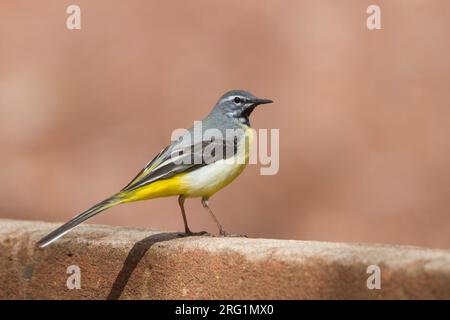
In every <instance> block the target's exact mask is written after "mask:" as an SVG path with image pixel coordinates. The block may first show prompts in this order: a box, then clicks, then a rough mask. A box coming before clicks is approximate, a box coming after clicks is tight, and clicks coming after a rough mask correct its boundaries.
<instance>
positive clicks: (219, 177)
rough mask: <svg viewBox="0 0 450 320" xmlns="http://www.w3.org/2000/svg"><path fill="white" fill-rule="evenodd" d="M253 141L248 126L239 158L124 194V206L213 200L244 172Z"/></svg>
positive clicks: (159, 181)
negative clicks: (155, 200)
mask: <svg viewBox="0 0 450 320" xmlns="http://www.w3.org/2000/svg"><path fill="white" fill-rule="evenodd" d="M253 137H254V131H253V129H251V128H250V127H247V126H245V138H242V139H241V143H240V144H239V145H238V152H237V155H236V156H235V157H233V158H231V159H226V160H219V161H217V162H215V163H212V164H209V165H206V166H204V167H200V168H198V169H194V170H192V171H189V172H185V173H180V174H177V175H174V176H173V177H171V178H168V179H161V180H157V181H155V182H152V183H150V184H148V185H145V186H143V187H141V188H138V189H136V190H131V191H123V192H121V196H122V197H123V198H122V199H123V200H122V201H121V203H126V202H133V201H139V200H147V199H153V198H159V197H169V196H177V195H185V196H186V197H210V196H212V195H213V194H214V193H216V192H217V191H219V190H220V189H222V188H223V187H225V186H226V185H228V184H229V183H231V182H232V181H233V180H234V179H235V178H236V177H237V176H239V175H240V174H241V172H242V171H243V170H244V168H245V166H246V165H247V163H248V160H249V153H250V146H251V144H252V142H253ZM243 148H244V150H242V149H243Z"/></svg>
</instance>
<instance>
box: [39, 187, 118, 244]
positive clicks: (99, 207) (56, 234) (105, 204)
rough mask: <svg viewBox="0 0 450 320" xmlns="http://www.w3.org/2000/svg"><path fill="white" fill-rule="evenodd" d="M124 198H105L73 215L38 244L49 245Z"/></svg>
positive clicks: (115, 196) (116, 196)
mask: <svg viewBox="0 0 450 320" xmlns="http://www.w3.org/2000/svg"><path fill="white" fill-rule="evenodd" d="M122 200H123V198H122V197H120V196H119V195H114V196H112V197H110V198H108V199H105V200H103V201H102V202H100V203H97V204H96V205H94V206H93V207H91V208H89V209H87V210H86V211H84V212H82V213H80V214H79V215H77V216H75V217H73V218H72V219H71V220H70V221H68V222H66V223H65V224H63V225H62V226H61V227H59V228H58V229H56V230H54V231H52V232H51V233H49V234H48V235H46V236H45V237H43V238H42V239H41V240H39V242H38V243H37V244H38V246H40V247H41V248H43V247H45V246H48V245H49V244H50V243H52V242H53V241H55V240H57V239H59V238H60V237H62V236H63V235H65V234H66V233H67V232H69V231H70V230H72V229H73V228H75V227H76V226H78V225H79V224H80V223H82V222H84V221H86V220H87V219H89V218H92V217H93V216H95V215H96V214H98V213H100V212H102V211H104V210H106V209H109V208H111V207H113V206H115V205H117V204H119V203H121V202H122Z"/></svg>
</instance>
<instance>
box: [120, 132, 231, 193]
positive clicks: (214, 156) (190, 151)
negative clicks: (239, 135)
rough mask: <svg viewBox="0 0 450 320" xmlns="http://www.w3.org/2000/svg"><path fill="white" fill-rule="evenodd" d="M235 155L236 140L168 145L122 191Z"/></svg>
mask: <svg viewBox="0 0 450 320" xmlns="http://www.w3.org/2000/svg"><path fill="white" fill-rule="evenodd" d="M236 153H237V139H234V140H232V141H229V140H213V141H201V142H198V143H195V144H189V145H183V144H175V145H170V146H168V147H166V148H165V149H163V150H162V151H161V152H160V153H159V154H158V155H157V156H156V157H155V158H154V159H153V160H152V161H150V162H149V163H148V164H147V165H146V166H145V167H144V168H143V169H142V170H141V171H140V173H139V174H138V175H137V176H136V177H135V178H134V179H133V180H132V181H131V182H130V183H129V184H128V185H127V186H126V187H125V188H123V189H122V191H131V190H135V189H138V188H140V187H143V186H145V185H147V184H150V183H152V182H155V181H157V180H161V179H168V178H170V177H172V176H174V175H176V174H179V173H182V172H188V171H190V170H194V169H197V168H199V167H203V166H206V165H209V164H212V163H214V162H216V161H218V160H220V159H226V158H229V157H230V156H233V155H235V154H236Z"/></svg>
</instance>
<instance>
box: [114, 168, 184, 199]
mask: <svg viewBox="0 0 450 320" xmlns="http://www.w3.org/2000/svg"><path fill="white" fill-rule="evenodd" d="M185 174H186V173H180V174H177V175H175V176H173V177H171V178H169V179H162V180H158V181H155V182H152V183H150V184H148V185H145V186H143V187H141V188H138V189H136V190H131V191H123V192H121V194H122V195H123V196H124V198H125V199H124V200H123V203H126V202H133V201H139V200H148V199H153V198H159V197H170V196H176V195H180V194H184V193H185V192H186V191H187V189H188V186H187V185H186V184H185V183H183V176H184V175H185Z"/></svg>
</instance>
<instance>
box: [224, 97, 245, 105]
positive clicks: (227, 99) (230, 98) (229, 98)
mask: <svg viewBox="0 0 450 320" xmlns="http://www.w3.org/2000/svg"><path fill="white" fill-rule="evenodd" d="M236 97H239V98H241V99H244V97H243V96H239V95H236V96H230V97H226V98H223V99H222V100H220V102H221V103H222V102H225V101H231V100H234V98H236Z"/></svg>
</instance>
